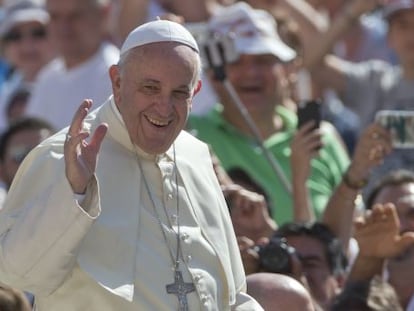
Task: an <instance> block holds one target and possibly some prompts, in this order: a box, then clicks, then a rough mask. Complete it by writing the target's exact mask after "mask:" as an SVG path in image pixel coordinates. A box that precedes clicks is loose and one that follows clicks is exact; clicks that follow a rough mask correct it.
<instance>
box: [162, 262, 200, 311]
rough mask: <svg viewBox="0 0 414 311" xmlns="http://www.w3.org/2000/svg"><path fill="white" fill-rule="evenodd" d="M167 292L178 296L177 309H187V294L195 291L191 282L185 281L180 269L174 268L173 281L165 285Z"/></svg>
mask: <svg viewBox="0 0 414 311" xmlns="http://www.w3.org/2000/svg"><path fill="white" fill-rule="evenodd" d="M165 288H166V290H167V293H168V294H173V295H176V296H177V298H178V305H179V307H178V310H179V311H188V301H187V294H188V293H191V292H193V291H195V287H194V284H193V283H185V282H184V280H183V275H182V273H181V271H180V270H175V274H174V283H172V284H168V285H166V286H165Z"/></svg>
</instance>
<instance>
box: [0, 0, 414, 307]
mask: <svg viewBox="0 0 414 311" xmlns="http://www.w3.org/2000/svg"><path fill="white" fill-rule="evenodd" d="M1 2H2V3H1V8H0V131H1V136H0V177H1V183H2V187H1V189H2V192H1V199H0V201H1V202H3V201H4V200H6V199H7V190H8V188H9V187H10V185H11V184H12V181H13V177H14V175H15V174H16V172H17V170H18V167H19V165H20V164H21V163H22V161H23V160H24V158H25V156H26V155H27V154H28V152H30V150H31V149H32V148H34V147H35V146H36V145H38V144H39V143H40V142H41V141H43V140H44V139H45V138H47V137H49V136H50V135H52V134H54V133H55V132H57V131H59V130H61V129H62V128H64V127H66V126H67V125H69V123H70V121H71V118H72V115H73V114H74V112H75V110H76V109H77V107H78V105H79V104H80V103H81V102H82V100H83V99H84V98H90V99H92V100H93V102H94V106H95V107H97V106H99V105H100V104H102V103H103V102H104V101H105V99H106V98H107V97H108V96H109V95H110V94H111V91H112V90H111V84H110V79H109V75H108V68H109V67H110V66H111V65H112V64H115V63H117V62H118V58H119V48H120V46H121V44H122V42H123V40H124V39H125V37H126V35H127V34H128V33H129V32H130V31H131V30H132V29H134V28H135V27H136V26H138V25H140V24H143V23H145V22H147V21H151V20H154V19H155V18H157V17H159V18H162V19H169V20H173V21H176V22H179V23H182V24H183V25H185V26H186V27H187V28H188V29H189V30H190V31H191V32H192V33H193V34H194V36H195V37H196V39H197V41H198V43H199V45H200V48H201V51H202V56H203V61H204V65H205V66H204V67H205V70H204V72H203V87H202V90H201V92H200V94H198V95H197V96H196V97H195V98H194V102H193V105H192V110H191V115H190V118H189V120H188V129H187V130H188V131H189V132H190V133H192V134H193V135H195V136H197V137H198V138H199V139H201V140H203V141H205V142H206V143H207V144H209V146H210V147H211V154H212V158H213V163H214V165H215V170H216V173H217V177H218V179H219V181H220V184H221V185H222V190H223V194H224V196H225V198H226V200H227V203H228V207H229V212H230V215H231V218H232V221H233V227H234V230H235V233H236V236H237V238H238V242H239V247H240V252H241V255H242V259H243V263H244V268H245V272H246V275H247V284H248V292H249V294H251V295H252V296H253V297H255V298H256V299H257V300H258V301H259V303H261V304H262V306H263V307H264V308H265V310H390V311H391V310H411V311H413V310H414V269H412V268H411V267H412V266H413V265H414V247H413V245H414V171H413V170H414V153H413V152H412V148H413V146H414V1H409V0H388V1H387V0H382V1H381V0H347V1H345V0H248V1H236V0H3V1H1ZM311 105H312V106H313V107H314V109H313V110H311V109H307V108H310V107H311ZM384 111H385V112H384ZM379 112H383V113H382V115H385V116H386V117H387V116H388V117H390V116H394V119H393V120H398V122H400V123H398V122H397V121H396V122H397V123H398V124H397V125H396V127H394V131H392V130H391V129H390V128H388V127H387V126H384V124H381V123H380V122H379V121H378V118H377V116H378V115H379V114H378V113H379ZM302 116H304V118H303V119H302ZM395 116H396V117H395ZM302 120H303V122H302ZM401 120H403V121H401ZM401 122H403V123H401ZM394 123H395V122H394ZM394 125H395V124H394ZM395 128H396V130H395ZM398 137H399V138H400V141H397V140H398ZM401 137H403V138H402V140H403V141H402V142H401ZM1 204H2V203H1ZM0 217H1V213H0ZM22 247H24V246H22ZM3 292H4V293H3ZM24 294H25V295H22V294H21V293H19V292H18V291H17V290H15V289H11V288H8V287H7V286H4V287H1V288H0V300H1V302H0V309H1V310H3V307H2V306H1V304H2V303H4V305H5V306H6V305H8V306H9V307H10V306H12V307H11V308H9V309H6V307H4V310H29V309H30V306H28V305H27V301H26V300H28V302H29V304H31V305H33V301H34V300H35V297H32V296H31V295H30V293H24ZM26 297H27V298H28V299H26ZM3 301H4V302H3ZM13 304H14V305H13ZM13 306H14V307H13Z"/></svg>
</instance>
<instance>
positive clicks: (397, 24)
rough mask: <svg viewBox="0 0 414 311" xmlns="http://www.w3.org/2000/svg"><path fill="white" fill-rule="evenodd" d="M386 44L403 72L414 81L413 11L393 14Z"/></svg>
mask: <svg viewBox="0 0 414 311" xmlns="http://www.w3.org/2000/svg"><path fill="white" fill-rule="evenodd" d="M388 42H389V44H390V46H391V47H392V48H393V49H394V50H395V52H396V53H397V55H398V58H399V60H400V62H401V65H402V67H403V68H404V71H405V72H406V71H408V74H409V77H408V78H410V79H414V9H412V10H402V11H401V12H398V13H395V14H394V16H392V17H391V19H390V21H389V32H388Z"/></svg>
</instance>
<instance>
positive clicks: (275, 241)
mask: <svg viewBox="0 0 414 311" xmlns="http://www.w3.org/2000/svg"><path fill="white" fill-rule="evenodd" d="M293 253H294V248H292V247H291V246H289V245H288V244H287V243H286V239H284V238H272V239H271V240H270V241H269V243H268V244H267V245H265V246H263V247H259V248H258V254H259V264H260V267H261V269H262V270H264V271H266V272H272V273H282V274H290V273H291V272H292V259H291V256H292V254H293Z"/></svg>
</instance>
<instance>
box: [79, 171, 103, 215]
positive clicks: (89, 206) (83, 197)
mask: <svg viewBox="0 0 414 311" xmlns="http://www.w3.org/2000/svg"><path fill="white" fill-rule="evenodd" d="M73 195H74V199H75V200H76V201H77V204H78V206H79V207H80V208H81V209H82V210H84V211H85V212H86V213H87V214H88V215H89V216H90V217H92V218H96V217H98V215H99V213H100V210H101V208H100V199H99V187H98V181H97V179H96V176H95V175H93V177H92V178H91V180H90V182H89V184H88V186H87V187H86V192H85V193H84V194H76V193H74V194H73Z"/></svg>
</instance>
